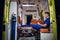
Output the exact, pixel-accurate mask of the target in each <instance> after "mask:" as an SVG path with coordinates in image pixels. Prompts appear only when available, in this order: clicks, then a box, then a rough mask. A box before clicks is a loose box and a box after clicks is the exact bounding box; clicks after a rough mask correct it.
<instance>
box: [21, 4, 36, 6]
mask: <svg viewBox="0 0 60 40" xmlns="http://www.w3.org/2000/svg"><path fill="white" fill-rule="evenodd" d="M22 6H36V5H28V4H27V5H22Z"/></svg>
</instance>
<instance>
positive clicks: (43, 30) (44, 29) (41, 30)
mask: <svg viewBox="0 0 60 40" xmlns="http://www.w3.org/2000/svg"><path fill="white" fill-rule="evenodd" d="M40 32H49V30H48V28H42V29H40Z"/></svg>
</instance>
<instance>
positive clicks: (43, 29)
mask: <svg viewBox="0 0 60 40" xmlns="http://www.w3.org/2000/svg"><path fill="white" fill-rule="evenodd" d="M37 22H39V23H40V24H42V23H43V20H38V21H37ZM40 32H43V33H45V32H49V29H48V28H42V29H40Z"/></svg>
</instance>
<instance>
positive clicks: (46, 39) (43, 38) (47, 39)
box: [18, 33, 53, 40]
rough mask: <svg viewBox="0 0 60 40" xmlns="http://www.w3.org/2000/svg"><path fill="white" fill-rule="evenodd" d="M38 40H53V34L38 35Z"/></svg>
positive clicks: (24, 39) (30, 38) (20, 39)
mask: <svg viewBox="0 0 60 40" xmlns="http://www.w3.org/2000/svg"><path fill="white" fill-rule="evenodd" d="M18 40H36V39H35V37H34V36H33V37H25V38H23V37H21V38H19V39H18ZM39 40H53V34H52V33H40V39H39Z"/></svg>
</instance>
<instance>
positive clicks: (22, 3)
mask: <svg viewBox="0 0 60 40" xmlns="http://www.w3.org/2000/svg"><path fill="white" fill-rule="evenodd" d="M14 2H15V3H14ZM16 2H17V3H16ZM10 10H11V11H10V13H11V14H12V13H13V12H14V13H15V14H16V13H17V19H18V20H17V35H18V36H17V37H18V40H23V39H22V38H23V37H21V38H20V37H19V35H20V28H21V25H26V24H30V23H35V21H36V20H39V19H42V20H44V18H43V14H44V12H49V7H48V0H17V1H16V0H11V4H10ZM11 14H10V15H11ZM24 28H25V27H24ZM24 28H22V29H23V30H24ZM25 29H26V28H25ZM27 29H28V30H29V27H28V26H27ZM39 33H40V35H39V36H40V39H33V37H32V36H31V37H30V39H25V40H32V39H33V40H53V33H52V24H51V23H50V31H49V30H48V29H47V28H45V29H44V28H42V29H40V30H39ZM27 34H28V32H27ZM36 35H37V34H36ZM37 36H38V35H37Z"/></svg>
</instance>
